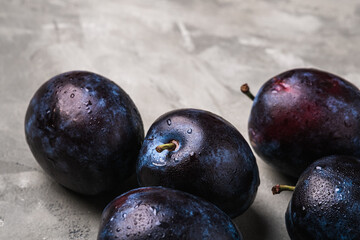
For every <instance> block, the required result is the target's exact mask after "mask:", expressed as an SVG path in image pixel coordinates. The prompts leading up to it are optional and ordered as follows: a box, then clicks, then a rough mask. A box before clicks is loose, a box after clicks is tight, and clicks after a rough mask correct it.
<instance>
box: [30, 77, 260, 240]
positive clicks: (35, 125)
mask: <svg viewBox="0 0 360 240" xmlns="http://www.w3.org/2000/svg"><path fill="white" fill-rule="evenodd" d="M25 135H26V140H27V143H28V145H29V147H30V149H31V152H32V153H33V155H34V157H35V159H36V160H37V161H38V163H39V164H40V166H41V167H42V168H43V169H44V171H45V172H46V173H47V174H48V175H49V176H51V177H52V178H53V179H54V180H55V181H56V182H58V183H59V184H61V185H63V186H64V187H66V188H68V189H70V190H72V191H75V192H77V193H81V194H87V195H96V194H100V193H103V192H107V191H113V192H114V191H117V188H118V186H121V183H122V182H124V181H125V180H126V179H128V178H129V177H130V176H132V175H133V174H135V173H137V176H138V180H139V184H140V186H149V187H148V188H141V189H135V190H132V191H130V192H128V193H125V194H123V195H121V196H119V197H118V198H116V199H115V200H114V201H113V202H111V203H110V204H109V205H108V207H107V208H106V209H105V210H104V212H103V217H102V223H101V227H100V230H99V234H98V239H214V237H215V238H216V239H242V237H241V234H240V232H239V230H238V229H237V227H236V226H235V225H234V224H233V223H232V221H231V218H230V217H236V216H238V215H240V214H241V213H243V212H244V211H245V210H246V209H248V208H249V207H250V205H251V204H252V203H253V201H254V199H255V196H256V192H257V189H258V186H259V184H260V180H259V171H258V167H257V164H256V160H255V157H254V155H253V153H252V151H251V149H250V146H249V145H248V144H247V142H246V141H245V139H244V138H243V137H242V135H241V134H240V132H239V131H238V130H237V129H236V128H235V127H234V126H233V125H232V124H230V123H229V122H228V121H226V120H225V119H223V118H221V117H220V116H217V115H215V114H213V113H210V112H207V111H204V110H199V109H178V110H174V111H171V112H169V113H165V114H164V115H162V116H161V117H160V118H159V119H157V120H156V121H155V122H154V124H153V125H152V126H151V128H150V130H149V132H148V134H147V136H146V137H145V140H144V129H143V123H142V120H141V117H140V114H139V112H138V110H137V108H136V106H135V104H134V103H133V101H132V100H131V98H130V97H129V96H128V95H127V94H126V92H125V91H124V90H122V89H121V88H120V87H119V86H117V85H116V84H115V83H114V82H112V81H110V80H109V79H107V78H105V77H103V76H100V75H98V74H95V73H91V72H84V71H73V72H66V73H63V74H60V75H57V76H55V77H53V78H51V79H50V80H48V81H47V82H45V83H44V84H43V85H42V86H41V87H40V88H39V89H38V91H37V92H36V93H35V95H34V96H33V98H32V99H31V101H30V104H29V107H28V110H27V113H26V117H25ZM155 186H162V187H167V188H160V187H155ZM171 189H177V190H178V191H175V190H171ZM179 190H182V192H180V191H179ZM185 192H187V193H185ZM190 193H191V194H194V195H197V196H199V197H201V198H198V197H195V196H193V195H190ZM206 200H207V201H206ZM210 202H211V203H210ZM224 211H225V212H224ZM228 215H229V216H230V217H229V216H228Z"/></svg>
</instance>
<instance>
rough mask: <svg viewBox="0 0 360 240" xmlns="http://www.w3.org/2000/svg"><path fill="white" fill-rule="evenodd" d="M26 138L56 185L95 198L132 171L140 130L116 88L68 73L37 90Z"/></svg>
mask: <svg viewBox="0 0 360 240" xmlns="http://www.w3.org/2000/svg"><path fill="white" fill-rule="evenodd" d="M25 135H26V140H27V143H28V145H29V147H30V149H31V151H32V153H33V155H34V157H35V159H36V160H37V161H38V163H39V164H40V165H41V167H42V168H43V169H44V170H45V172H46V173H48V174H49V175H50V176H51V177H53V178H54V179H55V180H56V181H57V182H58V183H60V184H61V185H63V186H65V187H67V188H69V189H71V190H73V191H75V192H79V193H83V194H98V193H100V192H104V191H111V190H115V189H116V188H117V186H119V185H120V184H121V182H122V181H123V180H125V179H126V178H128V177H129V176H130V175H132V174H133V173H134V172H135V161H136V157H137V154H138V152H139V150H140V147H141V143H142V140H143V137H144V130H143V124H142V121H141V117H140V114H139V112H138V110H137V109H136V106H135V104H134V103H133V101H132V100H131V99H130V97H129V96H128V95H127V94H126V93H125V91H123V90H122V89H121V88H120V87H119V86H118V85H116V84H115V83H114V82H112V81H110V80H108V79H106V78H105V77H102V76H100V75H97V74H95V73H91V72H85V71H72V72H67V73H63V74H60V75H57V76H55V77H53V78H51V79H50V80H48V81H47V82H45V83H44V84H43V85H42V86H41V87H40V88H39V89H38V90H37V92H36V93H35V95H34V96H33V98H32V99H31V101H30V104H29V107H28V109H27V112H26V117H25Z"/></svg>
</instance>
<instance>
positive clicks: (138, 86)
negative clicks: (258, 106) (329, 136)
mask: <svg viewBox="0 0 360 240" xmlns="http://www.w3.org/2000/svg"><path fill="white" fill-rule="evenodd" d="M359 24H360V5H359V4H357V1H346V2H344V3H339V2H338V1H328V0H319V1H310V0H296V1H290V0H289V1H286V0H276V1H275V0H273V1H265V0H257V1H255V0H247V1H245V0H192V1H190V0H153V1H149V0H120V1H115V0H106V1H95V0H92V1H85V0H84V1H80V0H79V1H70V0H66V1H63V0H52V1H50V0H49V1H46V0H6V1H5V0H3V1H1V2H0V113H1V117H0V144H1V145H0V239H55V240H57V239H59V240H60V239H95V238H96V234H97V230H98V224H99V219H100V214H101V211H102V208H103V207H104V204H106V202H105V201H104V200H103V199H87V198H86V197H83V196H78V195H76V194H73V193H71V192H69V191H67V190H66V189H64V188H62V187H60V186H59V185H58V184H56V183H54V182H53V181H52V180H51V179H50V178H49V177H47V176H46V175H45V174H44V172H43V171H42V169H41V168H40V167H39V165H38V164H37V163H36V161H35V160H34V158H33V157H32V155H31V152H30V150H29V148H28V147H27V145H26V142H25V137H24V129H23V121H24V116H25V111H26V108H27V105H28V103H29V100H30V99H31V97H32V95H33V94H34V92H35V91H36V90H37V89H38V87H39V86H40V85H41V84H42V83H43V82H44V81H46V80H48V79H49V78H50V77H52V76H54V75H56V74H59V73H61V72H64V71H69V70H74V69H81V70H90V71H94V72H97V73H99V74H101V75H104V76H106V77H108V78H110V79H112V80H113V81H115V82H116V83H118V84H119V85H120V86H121V87H122V88H123V89H124V90H126V91H127V92H128V94H129V95H130V96H131V97H132V99H133V100H134V102H135V103H136V105H137V106H138V108H139V110H140V113H141V114H142V117H143V121H144V125H145V129H146V130H147V129H148V128H149V126H150V125H151V123H152V122H153V121H154V120H155V119H156V118H157V117H158V116H160V115H161V114H163V113H165V112H167V111H169V110H171V109H175V108H183V107H195V108H202V109H206V110H209V111H212V112H214V113H217V114H219V115H221V116H223V117H224V118H225V119H227V120H228V121H230V122H231V123H233V124H234V125H235V126H236V127H237V128H238V129H239V130H240V132H241V133H242V134H243V135H244V136H245V137H246V138H247V119H248V115H249V112H250V108H251V102H250V100H249V99H247V98H246V97H245V96H243V95H241V93H240V92H239V87H240V85H241V84H242V83H245V82H248V83H249V84H250V85H251V87H252V89H253V90H254V91H255V92H256V91H257V90H258V89H259V88H260V86H261V85H262V84H263V83H264V82H265V81H266V80H268V79H269V78H270V77H272V76H274V75H276V74H278V73H280V72H282V71H285V70H288V69H290V68H295V67H316V68H320V69H323V70H327V71H330V72H332V73H335V74H338V75H340V76H343V77H344V78H347V79H348V80H350V81H351V82H353V83H354V84H355V85H357V86H358V87H360V68H359V67H360V48H359V40H360V28H359ZM257 160H258V165H259V167H260V174H261V186H260V189H259V192H258V195H257V198H256V200H255V203H254V204H253V206H252V207H251V208H250V209H249V210H248V211H247V212H246V213H245V214H244V215H243V216H241V217H238V218H236V219H235V222H236V224H237V225H238V226H239V228H240V229H241V231H242V232H243V235H244V237H245V239H251V240H264V239H265V240H282V239H289V237H288V236H287V233H286V229H285V224H284V212H285V210H286V207H287V203H288V201H289V199H290V197H291V194H290V193H285V194H282V195H280V196H272V194H271V192H270V188H271V186H272V185H274V184H275V183H279V182H280V183H283V182H289V181H290V180H289V179H286V178H285V177H284V176H280V175H279V174H277V173H276V172H275V171H273V169H271V168H269V167H268V166H267V165H265V164H264V163H263V162H262V160H261V159H260V158H257Z"/></svg>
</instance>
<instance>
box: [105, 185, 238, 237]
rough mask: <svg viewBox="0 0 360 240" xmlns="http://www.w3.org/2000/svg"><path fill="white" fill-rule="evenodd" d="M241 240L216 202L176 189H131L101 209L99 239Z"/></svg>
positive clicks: (236, 230)
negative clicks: (214, 203)
mask: <svg viewBox="0 0 360 240" xmlns="http://www.w3.org/2000/svg"><path fill="white" fill-rule="evenodd" d="M115 239H119V240H120V239H126V240H135V239H136V240H145V239H154V240H155V239H163V240H166V239H169V240H170V239H171V240H180V239H181V240H193V239H202V240H212V239H216V240H225V239H229V240H230V239H237V240H241V239H242V237H241V234H240V232H239V231H238V229H237V228H236V226H235V225H234V224H233V223H232V221H231V219H230V218H229V217H228V216H227V215H226V214H225V213H223V212H222V211H221V210H220V209H219V208H217V207H216V206H215V205H213V204H211V203H209V202H206V201H204V200H202V199H200V198H198V197H195V196H193V195H190V194H188V193H184V192H181V191H177V190H172V189H167V188H162V187H148V188H139V189H134V190H131V191H129V192H127V193H125V194H123V195H121V196H119V197H117V198H116V199H114V200H113V201H112V202H111V203H109V205H108V206H107V207H106V208H105V209H104V211H103V214H102V221H101V225H100V229H99V233H98V240H115Z"/></svg>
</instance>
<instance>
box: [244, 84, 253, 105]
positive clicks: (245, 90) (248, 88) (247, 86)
mask: <svg viewBox="0 0 360 240" xmlns="http://www.w3.org/2000/svg"><path fill="white" fill-rule="evenodd" d="M240 90H241V92H242V93H243V94H245V95H246V96H248V97H249V98H250V99H251V100H252V101H254V99H255V97H254V95H253V94H252V93H251V92H250V87H249V85H248V84H247V83H245V84H243V85H242V86H241V87H240Z"/></svg>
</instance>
